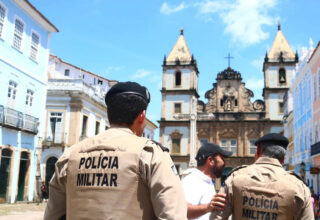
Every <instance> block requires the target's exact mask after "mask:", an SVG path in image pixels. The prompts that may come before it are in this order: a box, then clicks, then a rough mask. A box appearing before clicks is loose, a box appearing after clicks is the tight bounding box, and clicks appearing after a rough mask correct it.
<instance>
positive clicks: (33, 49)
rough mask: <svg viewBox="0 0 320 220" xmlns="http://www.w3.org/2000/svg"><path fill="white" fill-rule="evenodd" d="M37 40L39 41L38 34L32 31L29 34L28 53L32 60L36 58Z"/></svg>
mask: <svg viewBox="0 0 320 220" xmlns="http://www.w3.org/2000/svg"><path fill="white" fill-rule="evenodd" d="M39 41H40V38H39V35H37V34H36V33H34V32H33V33H32V35H31V53H30V57H31V59H33V60H37V56H38V47H39Z"/></svg>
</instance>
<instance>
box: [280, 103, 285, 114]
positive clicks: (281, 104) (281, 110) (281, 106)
mask: <svg viewBox="0 0 320 220" xmlns="http://www.w3.org/2000/svg"><path fill="white" fill-rule="evenodd" d="M283 107H284V105H283V102H279V113H280V114H283Z"/></svg>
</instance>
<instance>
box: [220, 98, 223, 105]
mask: <svg viewBox="0 0 320 220" xmlns="http://www.w3.org/2000/svg"><path fill="white" fill-rule="evenodd" d="M220 106H221V107H222V106H223V99H220Z"/></svg>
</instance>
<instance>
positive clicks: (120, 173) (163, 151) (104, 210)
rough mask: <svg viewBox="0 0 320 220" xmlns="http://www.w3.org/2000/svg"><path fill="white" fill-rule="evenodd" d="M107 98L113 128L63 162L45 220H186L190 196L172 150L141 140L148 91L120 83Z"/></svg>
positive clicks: (69, 151)
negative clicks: (177, 171)
mask: <svg viewBox="0 0 320 220" xmlns="http://www.w3.org/2000/svg"><path fill="white" fill-rule="evenodd" d="M105 100H106V104H107V107H108V118H109V122H110V124H111V128H109V129H108V130H106V131H104V132H103V133H101V134H98V135H97V136H95V137H92V138H88V139H86V140H84V141H82V142H80V143H78V144H76V145H74V146H72V147H70V148H69V149H67V150H66V151H65V152H64V154H63V155H62V156H61V158H60V159H59V160H58V161H57V163H56V172H55V173H54V176H53V178H52V180H51V182H50V198H49V201H48V205H47V207H46V211H45V216H44V219H45V220H54V219H59V218H61V217H62V216H64V215H66V218H67V219H69V220H74V219H95V220H96V219H97V220H99V219H101V220H102V219H130V220H134V219H139V220H140V219H143V220H150V219H167V220H185V219H186V215H187V207H186V202H185V198H184V195H183V190H182V186H181V183H180V179H179V177H178V176H177V173H176V172H174V171H175V166H174V164H173V162H172V160H171V158H170V155H169V152H168V150H167V148H165V147H163V146H161V145H160V144H157V143H156V142H154V141H152V140H150V139H147V138H143V137H141V135H142V133H143V130H144V127H145V120H146V109H147V106H148V103H149V102H150V94H149V92H148V90H147V89H146V88H145V87H143V86H141V85H139V84H137V83H133V82H125V83H122V82H119V83H118V84H116V85H114V86H113V87H112V88H111V89H110V90H109V91H108V93H107V94H106V97H105ZM75 129H77V128H75Z"/></svg>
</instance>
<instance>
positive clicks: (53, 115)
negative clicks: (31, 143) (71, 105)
mask: <svg viewBox="0 0 320 220" xmlns="http://www.w3.org/2000/svg"><path fill="white" fill-rule="evenodd" d="M62 119H63V115H62V112H50V119H49V120H50V124H49V126H48V134H47V138H48V139H49V140H52V141H53V142H54V143H61V142H62V133H63V123H62Z"/></svg>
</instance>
